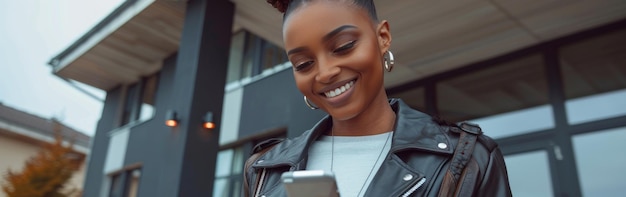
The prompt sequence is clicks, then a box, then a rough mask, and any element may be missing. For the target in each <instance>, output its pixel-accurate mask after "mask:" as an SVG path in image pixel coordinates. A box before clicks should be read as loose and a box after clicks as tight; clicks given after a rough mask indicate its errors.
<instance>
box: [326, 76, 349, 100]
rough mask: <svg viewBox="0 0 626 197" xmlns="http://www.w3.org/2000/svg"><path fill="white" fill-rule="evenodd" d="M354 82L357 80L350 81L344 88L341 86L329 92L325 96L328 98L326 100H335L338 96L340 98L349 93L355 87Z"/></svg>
mask: <svg viewBox="0 0 626 197" xmlns="http://www.w3.org/2000/svg"><path fill="white" fill-rule="evenodd" d="M354 81H355V80H351V81H348V82H347V83H345V84H344V85H342V86H339V87H337V88H335V89H332V90H329V91H327V92H324V95H325V96H326V98H333V97H336V96H339V95H341V94H343V93H345V92H347V91H348V90H350V88H352V87H353V86H354Z"/></svg>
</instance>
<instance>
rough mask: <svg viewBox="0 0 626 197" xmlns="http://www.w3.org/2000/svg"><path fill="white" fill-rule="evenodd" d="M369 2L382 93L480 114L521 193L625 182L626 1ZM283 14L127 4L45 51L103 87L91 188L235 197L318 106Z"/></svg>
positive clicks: (248, 0) (131, 0)
mask: <svg viewBox="0 0 626 197" xmlns="http://www.w3.org/2000/svg"><path fill="white" fill-rule="evenodd" d="M375 3H376V5H377V9H378V13H379V18H381V19H388V20H389V21H390V26H391V31H392V35H393V41H392V42H393V44H392V47H391V50H392V51H393V52H394V54H395V56H396V67H395V68H394V70H393V71H392V72H390V73H387V74H386V76H385V87H386V88H387V90H388V93H389V95H392V96H393V97H400V98H403V99H404V100H405V101H406V102H407V103H408V104H410V105H411V106H413V107H415V108H417V109H420V110H422V111H425V112H428V113H430V114H433V115H438V116H441V117H443V118H446V119H448V120H452V121H462V120H471V121H474V122H477V123H479V124H480V125H481V126H482V127H483V130H484V131H485V132H486V134H487V135H490V136H492V137H493V138H494V139H496V141H497V142H498V143H499V144H500V146H501V148H502V150H503V153H504V154H505V157H506V158H505V159H506V162H507V165H508V171H509V177H510V181H511V184H512V189H513V193H514V195H515V196H572V197H574V196H619V195H621V194H623V193H625V192H626V187H623V184H621V178H622V177H624V176H626V171H624V170H623V169H622V168H621V166H624V165H626V157H624V156H620V155H623V154H622V153H620V152H621V151H620V150H622V149H624V148H626V145H624V143H621V141H622V140H623V139H626V102H624V101H626V47H625V46H626V1H623V0H595V1H539V0H532V1H507V0H494V1H479V0H474V1H455V2H450V1H412V0H394V1H382V0H375ZM281 20H282V19H281V14H279V13H278V12H277V11H275V9H273V8H272V7H271V6H270V5H268V4H267V3H265V1H262V0H212V1H208V0H188V1H180V0H179V1H170V0H128V1H125V2H124V3H122V4H121V5H120V7H119V8H117V9H116V10H115V11H114V12H113V13H111V14H110V15H109V16H108V17H106V18H105V19H104V20H103V21H101V22H100V23H99V24H97V25H96V26H95V27H94V28H93V29H92V30H90V31H89V32H87V33H86V34H85V35H84V36H83V37H82V38H80V39H79V40H77V41H76V42H75V43H74V44H72V45H71V46H70V47H68V48H67V49H66V50H65V51H63V52H61V53H60V54H59V55H58V56H56V57H54V58H52V59H51V61H50V64H51V65H52V66H53V68H54V73H55V74H56V75H58V76H59V77H62V78H66V79H70V80H75V81H79V82H82V83H85V84H88V85H91V86H93V87H96V88H99V89H102V90H104V91H106V92H107V97H106V101H105V105H104V109H103V112H102V118H101V120H100V121H99V124H98V127H97V131H96V134H95V139H94V142H93V145H92V156H91V157H90V161H89V168H88V172H87V177H86V181H85V186H84V188H85V196H90V197H91V196H135V195H136V196H150V197H152V196H167V197H169V196H184V197H187V196H240V195H241V174H242V167H243V161H244V160H245V158H246V157H247V156H248V155H249V153H250V149H251V147H252V146H253V144H255V143H257V142H259V141H260V140H263V139H267V138H270V137H293V136H298V135H299V134H301V133H302V132H303V131H305V130H306V129H308V128H310V127H312V125H313V124H314V123H315V122H317V120H318V119H319V118H320V117H322V116H323V115H324V114H323V112H320V111H319V110H318V111H314V110H310V109H308V108H307V107H306V106H305V105H304V103H303V99H302V96H301V94H300V93H299V92H298V90H297V89H296V87H295V84H294V82H293V76H292V70H291V65H290V63H288V62H287V60H286V58H285V55H284V52H283V49H282V48H281V46H282V41H281V40H282V36H281V23H282V22H281ZM207 113H212V117H213V118H212V121H213V122H214V123H216V127H215V128H214V129H206V128H203V126H202V125H203V123H204V122H203V121H204V120H205V119H204V117H205V115H206V114H207ZM173 114H175V115H176V116H175V117H176V120H177V121H178V125H177V126H175V127H168V126H166V125H165V120H166V117H172V115H173Z"/></svg>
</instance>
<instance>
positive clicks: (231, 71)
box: [226, 31, 246, 83]
mask: <svg viewBox="0 0 626 197" xmlns="http://www.w3.org/2000/svg"><path fill="white" fill-rule="evenodd" d="M245 41H246V32H245V31H240V32H238V33H235V34H234V35H233V37H232V40H231V42H230V55H229V56H228V73H227V75H226V83H230V82H233V81H237V80H239V79H241V75H242V70H241V68H242V67H241V66H242V62H243V50H244V44H245Z"/></svg>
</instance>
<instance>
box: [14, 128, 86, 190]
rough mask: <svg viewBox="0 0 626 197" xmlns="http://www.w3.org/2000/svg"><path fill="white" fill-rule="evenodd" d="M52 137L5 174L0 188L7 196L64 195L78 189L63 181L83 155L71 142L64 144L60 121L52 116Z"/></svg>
mask: <svg viewBox="0 0 626 197" xmlns="http://www.w3.org/2000/svg"><path fill="white" fill-rule="evenodd" d="M53 123H54V132H55V141H54V143H47V144H45V145H44V146H43V148H42V149H41V150H40V151H39V152H38V153H37V155H35V156H33V157H31V158H30V159H28V160H27V161H26V163H25V165H24V168H23V169H22V171H21V172H13V171H11V170H9V171H8V173H7V174H6V175H5V176H4V178H5V180H6V182H5V184H3V185H2V190H3V191H4V192H5V193H6V194H7V195H8V196H9V197H65V196H74V195H76V194H78V193H79V191H78V190H77V189H67V188H65V187H64V186H65V183H66V182H67V181H68V180H69V179H70V178H71V177H72V175H73V174H74V172H75V171H77V170H79V168H80V166H81V164H82V162H83V160H84V156H82V155H81V154H79V153H77V152H76V151H74V149H73V148H72V145H73V144H70V145H68V146H64V145H63V137H62V134H61V129H62V127H61V125H60V123H59V122H57V121H56V120H53Z"/></svg>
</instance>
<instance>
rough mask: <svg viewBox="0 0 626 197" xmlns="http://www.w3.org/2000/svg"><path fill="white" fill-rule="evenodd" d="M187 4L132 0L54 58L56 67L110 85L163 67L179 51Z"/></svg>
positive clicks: (65, 75)
mask: <svg viewBox="0 0 626 197" xmlns="http://www.w3.org/2000/svg"><path fill="white" fill-rule="evenodd" d="M185 5H186V3H185V2H183V1H160V0H129V1H126V2H124V3H122V5H121V6H120V7H118V8H117V9H116V10H114V11H113V13H111V14H110V15H109V16H107V17H106V18H105V19H104V20H103V21H101V22H100V23H99V24H98V25H96V27H94V28H93V29H92V30H91V31H89V32H88V33H87V34H85V35H84V36H83V37H81V38H80V39H79V40H78V41H77V42H75V43H74V44H73V45H72V46H70V47H69V48H68V49H66V50H65V51H63V52H62V53H61V54H59V55H58V56H56V57H54V58H53V59H52V60H51V61H50V64H51V65H52V66H53V69H54V70H53V72H54V73H55V74H56V75H58V76H60V77H63V78H67V79H72V80H75V81H79V82H81V83H85V84H88V85H90V86H93V87H96V88H99V89H102V90H110V89H112V88H115V87H117V86H118V85H120V84H130V83H134V82H137V81H138V80H139V79H140V78H141V77H143V76H148V75H151V74H153V73H155V72H157V71H159V70H160V69H161V64H162V61H163V59H165V58H166V57H168V56H170V55H171V54H173V53H174V52H176V51H177V50H178V42H179V40H180V35H181V30H182V26H183V20H184V12H185Z"/></svg>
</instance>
